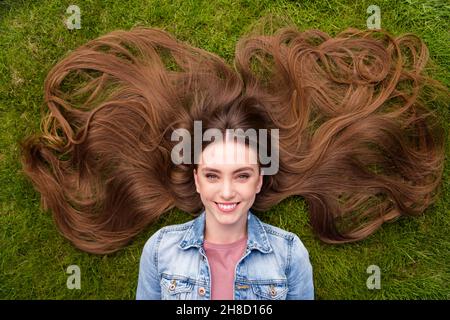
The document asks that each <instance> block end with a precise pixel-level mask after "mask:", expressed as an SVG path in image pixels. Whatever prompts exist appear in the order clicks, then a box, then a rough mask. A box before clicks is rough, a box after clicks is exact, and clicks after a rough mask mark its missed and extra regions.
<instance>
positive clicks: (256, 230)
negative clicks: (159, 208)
mask: <svg viewBox="0 0 450 320" xmlns="http://www.w3.org/2000/svg"><path fill="white" fill-rule="evenodd" d="M205 217H206V212H205V210H203V212H202V213H201V214H200V216H198V217H197V218H195V219H194V221H193V223H192V224H191V226H190V227H189V229H187V230H186V233H185V234H184V237H183V239H182V240H181V242H180V243H179V244H178V246H179V247H180V248H181V249H183V250H186V249H188V248H190V247H197V248H201V247H202V246H203V240H204V230H205ZM247 234H248V239H247V248H248V249H250V250H252V249H257V250H259V251H261V252H262V253H269V252H272V247H271V245H270V243H269V239H268V237H267V233H266V231H265V230H264V227H263V225H262V223H261V221H260V220H259V219H258V217H256V216H255V215H254V214H253V213H252V212H251V211H250V210H249V211H248V215H247Z"/></svg>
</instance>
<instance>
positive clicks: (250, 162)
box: [198, 141, 258, 170]
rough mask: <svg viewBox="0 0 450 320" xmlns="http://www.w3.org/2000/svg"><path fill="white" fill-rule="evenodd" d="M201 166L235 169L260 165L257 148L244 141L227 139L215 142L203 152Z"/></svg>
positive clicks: (200, 160)
mask: <svg viewBox="0 0 450 320" xmlns="http://www.w3.org/2000/svg"><path fill="white" fill-rule="evenodd" d="M198 164H199V166H208V167H211V168H216V169H219V168H220V169H224V170H226V169H227V168H229V169H235V168H238V167H241V166H251V167H252V166H255V167H257V166H258V157H257V154H256V150H254V149H253V148H249V147H248V146H246V145H245V144H243V143H239V142H234V141H227V142H225V143H224V142H213V143H211V144H209V145H208V146H207V147H206V148H205V149H204V150H203V152H202V153H201V155H200V159H199V163H198Z"/></svg>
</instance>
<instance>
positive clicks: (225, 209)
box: [214, 202, 240, 212]
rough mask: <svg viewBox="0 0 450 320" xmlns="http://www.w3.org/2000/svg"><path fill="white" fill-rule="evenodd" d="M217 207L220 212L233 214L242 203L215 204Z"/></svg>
mask: <svg viewBox="0 0 450 320" xmlns="http://www.w3.org/2000/svg"><path fill="white" fill-rule="evenodd" d="M214 203H215V204H216V205H217V208H219V210H220V211H222V212H232V211H234V209H236V207H237V206H238V205H239V203H240V202H234V203H227V204H224V203H218V202H214Z"/></svg>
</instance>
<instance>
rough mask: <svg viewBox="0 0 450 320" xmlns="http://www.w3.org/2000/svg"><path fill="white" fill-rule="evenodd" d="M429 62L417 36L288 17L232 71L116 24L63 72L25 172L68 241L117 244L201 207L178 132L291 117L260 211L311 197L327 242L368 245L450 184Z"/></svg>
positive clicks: (26, 144) (153, 34) (243, 48)
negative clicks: (198, 124) (301, 23)
mask: <svg viewBox="0 0 450 320" xmlns="http://www.w3.org/2000/svg"><path fill="white" fill-rule="evenodd" d="M427 60H428V51H427V48H426V46H425V44H424V43H423V41H422V40H421V39H419V38H418V37H416V36H414V35H410V34H408V35H403V36H399V37H393V36H391V35H390V34H388V33H387V32H384V31H371V30H367V31H359V30H356V29H348V30H346V31H344V32H342V33H340V34H338V35H337V36H335V37H330V36H329V35H328V34H326V33H324V32H321V31H318V30H309V31H304V32H301V31H299V30H298V29H296V28H295V27H293V26H289V27H283V28H280V29H278V31H277V32H276V33H274V34H273V35H248V36H246V37H243V38H241V39H240V41H239V42H238V44H237V47H236V53H235V60H234V66H233V67H231V66H229V65H228V64H227V63H226V62H225V61H224V60H223V59H222V58H220V57H219V56H217V55H215V54H212V53H209V52H207V51H204V50H202V49H199V48H195V47H193V46H191V45H189V44H187V43H184V42H181V41H178V40H177V39H176V38H175V37H174V36H172V35H171V34H169V33H168V32H166V31H164V30H162V29H158V28H143V27H138V28H135V29H132V30H130V31H123V30H117V31H113V32H111V33H109V34H106V35H104V36H101V37H99V38H97V39H94V40H92V41H90V42H88V43H87V44H85V45H83V46H81V47H79V48H78V49H76V50H74V51H73V52H72V53H70V54H69V55H68V56H67V57H65V58H64V59H63V60H62V61H60V62H59V63H58V64H56V65H55V66H54V67H53V68H52V70H51V71H50V72H49V74H48V76H47V78H46V81H45V103H46V105H47V106H48V108H49V112H47V113H46V114H45V116H44V117H43V119H42V123H41V131H42V132H40V133H39V134H35V135H32V136H30V137H27V138H26V139H24V140H23V141H22V143H21V147H22V164H23V171H24V173H25V174H26V175H27V176H28V177H29V178H30V179H31V181H32V183H33V185H34V187H35V188H36V189H37V190H38V191H39V192H40V194H41V200H42V205H43V208H44V209H46V210H47V209H50V210H51V211H52V213H53V215H54V219H55V222H56V225H57V226H58V228H59V230H60V232H61V233H62V234H63V235H64V236H65V237H66V238H67V239H69V240H70V241H72V242H73V243H74V245H75V246H77V247H78V248H80V249H82V250H84V251H88V252H91V253H99V254H102V253H109V252H113V251H116V250H118V249H120V248H121V247H123V246H124V245H126V244H127V242H129V241H130V240H131V239H132V238H133V237H134V236H135V235H136V234H138V233H139V232H140V231H142V230H143V228H145V227H146V226H147V225H148V224H149V223H151V222H153V221H155V219H157V218H158V217H159V216H161V215H162V214H163V213H164V212H166V211H168V210H170V209H172V208H174V207H177V208H179V209H180V210H183V211H186V212H190V213H197V212H198V211H199V210H200V209H201V207H202V203H201V200H200V197H199V195H198V194H197V193H196V189H195V184H194V179H193V172H192V169H193V166H194V165H193V164H192V165H188V164H181V165H174V164H173V162H172V161H171V157H170V153H171V150H172V148H173V146H174V144H175V143H176V142H174V141H171V138H170V137H171V135H170V134H171V132H172V131H173V130H175V129H177V128H186V129H187V130H189V132H193V131H192V130H193V122H194V121H195V120H200V121H203V130H206V129H208V128H213V127H214V128H218V129H220V130H225V129H226V128H237V127H240V128H244V129H245V128H278V129H279V156H280V158H279V161H280V165H279V171H278V173H277V174H276V175H273V176H265V177H264V184H263V187H262V190H261V192H260V193H259V194H258V195H257V197H256V200H255V203H254V205H253V207H252V209H253V210H255V211H265V210H268V209H269V208H271V207H272V206H274V205H276V204H278V203H279V202H281V201H282V200H283V199H285V198H287V197H289V196H292V195H299V196H302V197H304V198H305V200H306V202H307V204H308V207H309V213H310V222H311V225H312V227H313V229H314V231H315V232H316V234H317V235H318V237H319V238H320V239H321V240H323V241H325V242H327V243H344V242H350V241H355V240H360V239H363V238H365V237H367V236H368V235H370V234H371V233H373V232H374V231H375V230H376V229H377V228H379V227H380V226H381V224H382V223H383V222H385V221H389V220H392V219H394V218H396V217H398V216H400V215H418V214H420V213H422V212H423V211H424V210H425V209H426V208H427V207H428V206H429V205H430V204H431V203H432V202H434V201H435V200H436V197H437V196H438V195H439V188H438V187H439V184H440V181H441V176H442V170H443V160H444V142H445V141H444V138H445V134H444V130H443V127H442V125H441V124H440V123H439V118H438V117H437V116H436V115H435V113H434V112H433V111H432V110H430V109H428V108H427V107H426V106H427V105H430V101H432V98H433V94H434V92H440V91H439V90H441V91H442V90H444V91H443V92H444V94H445V95H447V91H446V88H445V87H443V86H442V85H440V84H439V83H438V82H436V81H435V80H433V79H431V78H429V77H427V76H426V75H425V74H424V73H425V72H424V68H425V65H426V63H427ZM435 89H438V90H435ZM292 214H295V212H293V213H292Z"/></svg>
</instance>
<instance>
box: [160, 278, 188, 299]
mask: <svg viewBox="0 0 450 320" xmlns="http://www.w3.org/2000/svg"><path fill="white" fill-rule="evenodd" d="M193 289H194V284H193V283H191V282H189V280H188V279H187V278H180V277H170V276H163V277H162V278H161V299H162V300H190V299H192V291H193Z"/></svg>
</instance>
